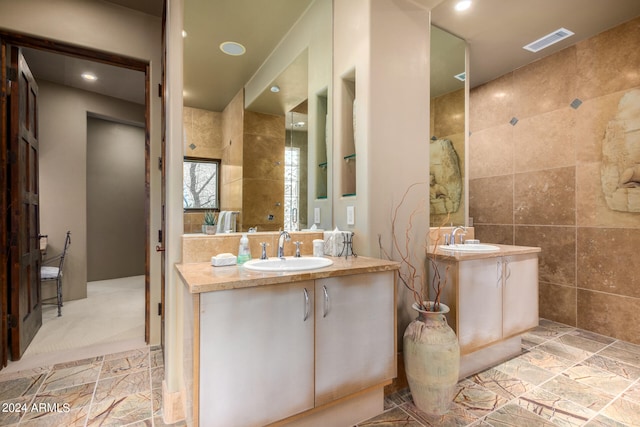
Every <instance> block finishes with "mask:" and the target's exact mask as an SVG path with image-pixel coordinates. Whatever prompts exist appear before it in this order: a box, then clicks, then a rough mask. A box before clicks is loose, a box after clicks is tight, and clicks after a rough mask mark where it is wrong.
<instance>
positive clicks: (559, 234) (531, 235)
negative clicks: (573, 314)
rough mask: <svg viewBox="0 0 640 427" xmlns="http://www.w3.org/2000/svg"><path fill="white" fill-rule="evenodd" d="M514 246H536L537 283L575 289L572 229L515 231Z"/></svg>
mask: <svg viewBox="0 0 640 427" xmlns="http://www.w3.org/2000/svg"><path fill="white" fill-rule="evenodd" d="M515 244H516V245H518V246H538V247H540V248H541V249H542V252H540V255H539V257H538V266H539V270H538V275H539V278H540V281H542V282H548V283H555V284H559V285H566V286H575V283H576V249H575V248H576V228H575V227H550V226H521V225H518V226H516V227H515Z"/></svg>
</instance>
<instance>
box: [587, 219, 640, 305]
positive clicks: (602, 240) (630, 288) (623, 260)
mask: <svg viewBox="0 0 640 427" xmlns="http://www.w3.org/2000/svg"><path fill="white" fill-rule="evenodd" d="M577 248H578V259H577V262H578V282H577V284H578V287H579V288H584V289H591V290H594V291H599V292H606V293H610V294H617V295H623V296H629V297H634V298H640V275H638V274H637V271H636V270H634V269H633V268H632V267H631V266H632V265H633V264H637V263H636V262H635V260H636V258H637V256H638V248H640V229H635V230H633V229H628V228H627V229H624V228H586V227H580V228H578V244H577Z"/></svg>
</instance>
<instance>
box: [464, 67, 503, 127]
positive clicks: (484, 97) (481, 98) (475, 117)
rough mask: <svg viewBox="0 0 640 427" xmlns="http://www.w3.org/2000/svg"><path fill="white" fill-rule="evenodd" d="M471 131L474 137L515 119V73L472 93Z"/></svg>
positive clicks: (470, 107) (475, 89) (479, 87)
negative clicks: (484, 130) (478, 133)
mask: <svg viewBox="0 0 640 427" xmlns="http://www.w3.org/2000/svg"><path fill="white" fill-rule="evenodd" d="M470 96H472V97H473V100H474V102H470V103H469V130H470V131H471V134H472V135H473V134H474V133H475V132H478V131H481V130H483V129H487V128H491V127H494V126H500V125H503V124H506V123H509V120H511V118H512V117H513V106H512V102H513V73H509V74H506V75H504V76H502V77H499V78H497V79H496V80H493V81H492V82H490V83H487V84H484V85H481V86H478V87H476V88H474V89H472V90H471V91H470Z"/></svg>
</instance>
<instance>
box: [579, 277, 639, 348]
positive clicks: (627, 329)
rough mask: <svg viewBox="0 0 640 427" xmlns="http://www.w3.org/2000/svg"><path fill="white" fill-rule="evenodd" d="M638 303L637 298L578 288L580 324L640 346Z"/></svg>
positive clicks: (584, 327)
mask: <svg viewBox="0 0 640 427" xmlns="http://www.w3.org/2000/svg"><path fill="white" fill-rule="evenodd" d="M639 304H640V300H638V299H637V298H629V297H622V296H619V295H612V294H606V293H602V292H591V291H586V290H583V289H578V319H577V324H578V325H580V328H583V329H587V330H589V331H593V332H596V333H598V334H602V335H608V336H612V335H613V336H614V337H615V338H618V339H621V340H625V341H629V342H632V343H635V344H640V340H639V339H638V328H637V327H635V326H636V325H640V310H638V305H639ZM630 325H631V326H630Z"/></svg>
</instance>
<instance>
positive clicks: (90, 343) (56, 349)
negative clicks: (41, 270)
mask: <svg viewBox="0 0 640 427" xmlns="http://www.w3.org/2000/svg"><path fill="white" fill-rule="evenodd" d="M144 301H145V297H144V276H135V277H126V278H121V279H112V280H101V281H96V282H89V283H88V284H87V298H85V299H81V300H75V301H68V302H65V303H64V306H63V307H62V316H61V317H58V316H57V315H58V312H57V310H58V309H57V307H56V306H54V305H46V306H44V307H43V310H42V327H41V328H40V330H39V331H38V333H37V334H36V336H35V338H34V339H33V341H32V342H31V344H30V345H29V347H28V348H27V350H26V351H25V353H24V355H23V356H22V359H21V360H20V361H18V362H10V364H9V366H8V368H9V367H11V364H17V365H21V366H20V369H23V368H25V367H29V366H30V365H33V364H34V363H41V362H36V361H38V360H39V361H42V360H65V359H66V360H74V359H75V358H77V357H79V356H80V355H85V354H92V353H98V354H102V353H101V352H104V349H109V348H129V347H132V348H139V347H142V346H144V345H145V342H144ZM76 356H77V357H76ZM12 368H13V369H9V370H14V369H16V368H18V366H13V367H12Z"/></svg>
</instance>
